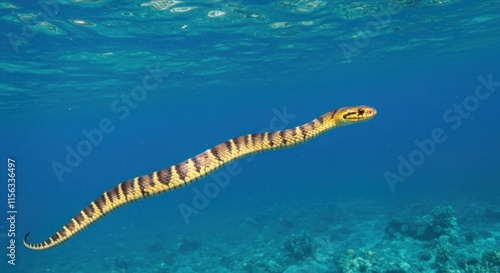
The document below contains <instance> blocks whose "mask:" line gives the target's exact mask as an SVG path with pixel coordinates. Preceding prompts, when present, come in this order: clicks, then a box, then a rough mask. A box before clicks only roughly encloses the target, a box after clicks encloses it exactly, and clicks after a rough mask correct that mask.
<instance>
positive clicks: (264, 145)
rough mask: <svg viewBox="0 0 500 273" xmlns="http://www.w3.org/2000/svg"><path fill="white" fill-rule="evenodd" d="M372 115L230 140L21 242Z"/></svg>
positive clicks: (67, 233)
mask: <svg viewBox="0 0 500 273" xmlns="http://www.w3.org/2000/svg"><path fill="white" fill-rule="evenodd" d="M376 114H377V111H376V110H375V109H374V108H372V107H369V106H353V107H343V108H339V109H337V110H333V111H331V112H328V113H326V114H324V115H322V116H321V117H319V118H317V119H315V120H313V121H311V122H308V123H306V124H304V125H301V126H298V127H295V128H291V129H286V130H282V131H276V132H265V133H259V134H248V135H244V136H240V137H237V138H233V139H230V140H228V141H225V142H223V143H221V144H219V145H217V146H215V147H213V148H211V149H208V150H206V151H205V152H203V153H201V154H199V155H197V156H195V157H192V158H189V159H188V160H185V161H183V162H181V163H179V164H177V165H173V166H171V167H169V168H166V169H163V170H160V171H156V172H153V173H150V174H147V175H143V176H139V177H136V178H134V179H130V180H127V181H125V182H122V183H120V184H118V185H117V186H115V187H113V188H111V189H110V190H108V191H106V192H105V193H103V194H102V195H101V196H99V197H98V198H97V199H96V200H94V201H93V202H91V203H90V205H88V206H87V207H86V208H85V209H83V210H82V211H80V213H78V214H77V215H76V216H75V217H74V218H72V219H71V220H70V221H69V222H68V223H67V224H66V225H65V226H63V227H62V228H61V229H60V230H59V231H58V232H56V233H55V234H54V235H53V236H52V237H50V238H49V239H47V240H45V241H43V242H42V243H38V244H32V243H28V236H29V234H30V233H29V232H28V233H27V234H26V236H25V237H24V245H25V246H26V247H28V248H30V249H34V250H44V249H48V248H52V247H54V246H57V245H59V244H61V243H63V242H65V241H67V240H68V239H70V238H71V237H73V236H75V235H76V234H77V233H79V232H80V231H82V230H84V229H86V228H87V227H88V226H90V225H91V224H93V223H95V222H97V221H98V220H99V219H101V218H103V217H104V216H105V215H106V214H108V213H110V212H111V211H113V210H115V209H117V208H119V207H121V206H123V205H126V204H128V203H131V202H133V201H137V200H140V199H143V198H147V197H151V196H154V195H157V194H161V193H165V192H169V191H172V190H176V189H178V188H182V187H184V186H186V185H188V184H190V183H192V182H194V181H196V180H198V179H200V178H203V177H205V176H207V175H208V174H210V173H212V172H214V171H215V170H217V169H219V168H220V167H222V166H224V165H226V164H228V163H229V162H231V161H234V160H237V159H239V158H241V157H243V156H247V155H251V154H255V153H259V152H264V151H269V150H276V149H282V148H288V147H292V146H295V145H298V144H302V143H304V142H306V141H308V140H311V139H312V138H315V137H317V136H319V135H321V134H322V133H325V132H326V131H328V130H331V129H334V128H338V127H341V126H344V125H349V124H353V123H358V122H363V121H367V120H370V119H372V118H373V117H374V116H375V115H376Z"/></svg>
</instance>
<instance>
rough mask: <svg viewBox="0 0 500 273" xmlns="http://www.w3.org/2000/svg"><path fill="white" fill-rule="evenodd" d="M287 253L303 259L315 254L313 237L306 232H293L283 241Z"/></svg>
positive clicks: (298, 259)
mask: <svg viewBox="0 0 500 273" xmlns="http://www.w3.org/2000/svg"><path fill="white" fill-rule="evenodd" d="M283 248H284V250H285V253H286V254H287V255H288V256H289V257H291V258H293V259H295V260H297V261H300V260H303V259H305V258H308V257H312V256H313V248H312V242H311V237H310V236H309V235H307V234H306V233H301V234H292V235H291V236H289V237H287V238H286V239H285V241H284V242H283Z"/></svg>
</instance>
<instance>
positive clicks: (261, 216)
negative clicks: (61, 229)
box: [18, 195, 500, 273]
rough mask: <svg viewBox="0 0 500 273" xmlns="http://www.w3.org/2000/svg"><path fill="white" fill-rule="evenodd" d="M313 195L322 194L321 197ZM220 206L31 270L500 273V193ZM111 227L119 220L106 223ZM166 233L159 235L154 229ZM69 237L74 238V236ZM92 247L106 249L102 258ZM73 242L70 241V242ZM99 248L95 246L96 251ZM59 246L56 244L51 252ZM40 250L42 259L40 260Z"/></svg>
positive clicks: (75, 243) (35, 263) (78, 243)
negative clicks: (188, 221) (184, 222)
mask: <svg viewBox="0 0 500 273" xmlns="http://www.w3.org/2000/svg"><path fill="white" fill-rule="evenodd" d="M312 200H314V199H312ZM312 200H311V201H308V202H304V200H297V201H296V202H293V201H290V202H282V201H279V202H278V201H277V202H276V203H274V204H273V203H269V202H258V201H253V202H248V203H247V204H248V207H244V208H242V207H240V206H238V207H231V206H225V205H224V206H221V207H220V208H215V210H216V211H217V213H206V214H209V215H207V216H206V219H203V218H201V219H197V223H196V225H195V226H196V227H195V228H185V229H182V227H181V228H174V229H170V228H164V227H161V228H162V229H163V233H164V234H165V236H161V237H157V236H152V235H151V234H152V232H150V230H148V229H151V230H152V229H154V227H148V228H147V230H144V232H143V233H142V234H136V232H135V231H134V232H128V231H127V229H125V228H123V229H120V230H117V231H116V234H115V235H116V236H118V237H117V238H120V239H118V240H117V239H116V238H115V239H113V240H112V241H106V242H102V241H100V242H94V243H92V241H89V240H88V239H87V241H85V242H83V241H82V239H81V238H80V239H72V241H71V244H72V246H71V249H74V248H75V250H74V251H75V253H68V255H71V257H79V259H75V260H68V259H65V258H64V257H61V255H57V257H53V258H51V259H47V258H44V257H46V256H45V255H41V256H40V255H36V254H34V255H30V256H32V257H33V258H30V261H29V263H26V262H24V263H21V264H20V265H19V267H18V269H22V270H27V271H26V272H73V273H79V272H81V273H83V272H120V273H136V272H137V273H139V272H154V273H160V272H161V273H166V272H175V273H193V272H214V273H215V272H244V273H261V272H262V273H263V272H287V273H290V272H316V273H324V272H325V273H326V272H342V273H348V272H353V273H354V272H366V273H375V272H380V273H406V272H469V273H474V272H476V273H479V272H499V269H500V245H499V242H500V207H499V206H498V205H497V204H498V203H499V202H498V198H496V197H490V198H485V197H481V196H479V195H475V197H468V198H464V197H460V198H459V197H454V198H453V200H449V199H445V198H431V197H428V198H422V197H408V196H405V197H401V196H399V197H396V196H393V197H389V198H388V197H384V198H371V199H367V198H345V197H344V198H339V197H335V198H328V199H325V200H315V201H312ZM107 224H109V225H112V224H113V223H107ZM155 234H157V233H155ZM67 244H70V243H69V242H68V243H67ZM83 244H86V245H89V244H90V245H96V244H98V245H99V247H102V248H105V249H104V250H99V253H107V255H106V256H102V254H99V255H97V254H96V253H95V252H94V251H89V249H88V247H87V248H84V247H82V245H83ZM68 248H69V247H68ZM90 249H92V248H90ZM49 251H52V250H49ZM37 257H38V258H37Z"/></svg>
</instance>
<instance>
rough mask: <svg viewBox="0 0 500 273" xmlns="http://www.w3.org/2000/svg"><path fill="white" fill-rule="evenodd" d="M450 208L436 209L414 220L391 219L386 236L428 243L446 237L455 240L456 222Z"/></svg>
mask: <svg viewBox="0 0 500 273" xmlns="http://www.w3.org/2000/svg"><path fill="white" fill-rule="evenodd" d="M452 213H453V209H452V207H451V206H442V207H436V208H435V209H433V210H432V213H431V214H430V215H424V216H421V217H415V218H395V219H392V220H391V221H390V222H389V224H388V226H387V228H386V234H387V236H388V237H389V238H391V239H395V238H401V237H405V236H408V237H411V238H414V239H418V240H422V241H430V240H434V239H437V238H439V237H440V236H442V235H447V236H450V237H453V238H455V237H456V236H457V230H458V226H457V221H456V218H455V217H453V215H452Z"/></svg>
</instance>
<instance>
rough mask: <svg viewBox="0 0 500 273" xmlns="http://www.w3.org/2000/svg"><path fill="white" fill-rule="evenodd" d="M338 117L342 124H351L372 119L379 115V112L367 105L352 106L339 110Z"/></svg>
mask: <svg viewBox="0 0 500 273" xmlns="http://www.w3.org/2000/svg"><path fill="white" fill-rule="evenodd" d="M336 115H338V117H339V118H340V122H341V123H343V124H351V123H356V122H363V121H368V120H370V119H372V118H373V117H375V115H377V110H375V108H373V107H370V106H366V105H361V106H351V107H344V108H341V109H339V110H338V112H337V113H336Z"/></svg>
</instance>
